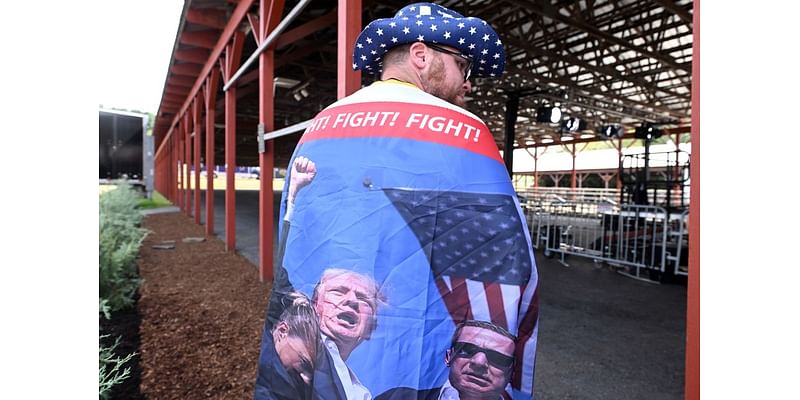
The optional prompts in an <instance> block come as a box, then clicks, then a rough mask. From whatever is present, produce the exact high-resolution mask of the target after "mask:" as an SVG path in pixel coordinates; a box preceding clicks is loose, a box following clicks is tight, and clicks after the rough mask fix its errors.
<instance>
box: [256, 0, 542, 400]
mask: <svg viewBox="0 0 800 400" xmlns="http://www.w3.org/2000/svg"><path fill="white" fill-rule="evenodd" d="M504 57H505V56H504V52H503V47H502V42H501V41H500V39H499V37H498V35H497V33H496V32H495V31H494V30H493V29H492V28H491V26H490V25H489V24H487V23H486V22H485V21H483V20H481V19H478V18H472V17H464V16H462V15H460V14H458V13H456V12H454V11H452V10H449V9H447V8H445V7H442V6H440V5H437V4H432V3H417V4H412V5H409V6H406V7H403V8H402V9H401V10H399V11H398V12H397V13H396V14H395V16H394V17H392V18H383V19H378V20H376V21H373V22H371V23H370V24H368V25H367V26H366V27H365V28H364V30H363V31H362V33H361V34H360V35H359V37H358V39H357V41H356V43H355V49H354V58H353V67H354V68H356V69H361V70H364V71H365V72H371V73H375V74H380V77H381V80H380V81H377V82H375V83H373V84H372V85H370V86H368V87H365V88H362V89H361V90H359V91H357V92H356V93H354V94H352V95H350V96H348V97H346V98H344V99H341V100H339V101H337V102H336V103H334V104H332V105H331V106H329V107H327V108H326V109H324V110H323V111H321V112H320V113H319V114H318V115H317V116H316V117H315V118H314V120H313V121H312V122H311V124H310V125H309V127H308V128H307V129H306V131H305V133H304V134H303V136H302V137H301V139H300V141H299V143H298V146H297V149H296V150H295V154H294V155H293V157H292V159H293V161H292V163H291V164H290V165H292V166H294V165H295V164H294V161H295V160H300V161H301V164H307V163H306V160H313V181H314V183H313V184H312V185H308V186H307V187H306V188H304V189H303V190H302V195H299V196H296V198H295V200H294V202H293V203H290V202H287V201H286V200H287V199H288V198H289V197H292V196H293V194H292V193H296V192H297V191H293V190H291V189H290V188H289V184H290V182H292V175H294V174H298V175H299V174H303V173H309V171H310V169H309V168H306V169H305V172H303V171H304V169H303V168H300V169H298V168H294V167H293V168H290V171H289V176H288V177H287V188H285V190H284V198H283V200H284V203H282V204H283V206H282V210H281V217H282V219H283V217H284V216H285V215H286V214H289V213H291V214H292V216H291V231H290V232H289V231H288V230H282V232H281V238H282V239H281V244H280V246H282V248H285V253H283V252H282V254H285V256H284V258H283V261H282V262H281V263H280V265H276V274H275V276H276V288H275V290H273V294H272V299H271V301H270V304H271V307H272V306H273V305H276V306H278V305H279V304H280V303H278V302H276V301H277V299H279V298H280V296H281V292H282V291H281V290H279V288H280V287H281V285H279V283H278V277H279V275H280V274H279V271H278V269H280V268H283V267H285V283H284V284H283V286H285V287H293V288H297V290H300V291H303V292H305V293H308V292H309V291H310V290H311V289H312V288H314V283H315V282H316V281H317V279H318V277H319V276H321V275H322V274H323V272H324V270H325V269H327V268H328V267H329V266H331V265H336V266H339V267H343V268H345V269H347V270H350V271H358V273H359V274H361V275H364V276H366V277H368V278H369V279H371V280H372V281H374V282H378V283H379V284H380V286H381V287H387V288H391V297H392V304H393V307H391V308H385V309H383V310H381V311H380V312H378V313H376V314H375V315H376V316H377V318H379V319H380V320H381V326H382V329H381V330H380V332H379V334H378V335H372V336H370V335H364V333H365V332H366V331H358V330H359V329H363V328H366V326H362V325H361V324H362V323H363V322H364V321H366V320H365V319H362V317H361V316H360V314H359V313H360V311H359V312H355V311H352V310H351V311H347V312H340V313H339V314H335V315H337V316H336V317H332V318H329V319H328V320H327V321H324V320H323V321H321V323H320V326H321V329H322V333H323V334H324V335H325V336H326V337H327V339H328V340H329V341H330V342H332V343H333V344H335V345H336V350H337V351H338V353H339V356H340V358H341V361H345V360H346V361H347V367H348V368H347V369H348V374H340V377H346V376H347V375H349V376H350V377H351V378H352V377H354V376H355V374H354V373H353V371H357V372H358V380H357V381H358V382H360V384H361V385H362V386H363V387H365V388H368V391H369V392H372V393H383V392H385V391H387V390H389V389H391V388H397V387H412V388H414V389H424V388H430V387H433V386H435V385H437V384H438V383H440V381H441V380H440V379H439V378H441V377H442V376H443V374H444V373H446V372H447V371H446V367H445V366H444V365H443V364H442V363H441V362H440V361H439V360H435V359H434V358H432V357H429V354H430V353H431V352H434V351H436V350H437V349H441V348H442V347H444V346H447V343H448V342H449V340H450V336H451V334H452V329H453V328H452V327H453V326H454V325H453V324H458V323H460V322H462V321H464V320H466V319H476V320H484V321H490V322H492V323H494V324H496V325H498V326H501V327H503V328H505V329H506V330H508V331H509V332H512V333H514V334H516V335H517V337H519V343H518V345H517V346H516V358H517V360H520V362H519V363H517V364H515V367H514V371H512V372H511V376H512V385H511V386H512V388H513V393H512V394H513V396H514V397H515V398H530V397H531V396H532V393H533V364H534V358H535V351H536V332H537V329H536V327H537V323H538V296H537V295H536V293H537V290H536V289H537V274H536V267H535V262H534V259H533V252H532V249H531V242H530V235H529V232H528V229H527V226H526V223H525V218H524V215H523V214H522V211H521V209H520V208H519V203H518V200H517V199H516V196H515V194H514V189H513V187H512V185H511V182H510V179H509V176H508V173H507V171H506V170H505V167H504V163H503V160H502V158H501V157H500V154H499V152H498V149H497V145H496V144H495V141H494V138H493V137H492V135H491V132H489V129H488V128H487V127H486V125H485V124H484V123H483V121H481V119H480V118H479V117H477V116H476V115H474V114H472V113H470V112H469V111H467V110H465V109H464V108H463V106H464V103H465V101H466V95H467V93H468V92H469V90H470V89H471V83H470V81H469V79H470V78H471V77H473V76H479V77H486V78H491V77H499V76H500V75H501V74H502V72H503V68H504V62H505V58H504ZM307 165H309V166H310V165H311V164H307ZM287 189H288V190H287ZM284 238H285V239H284ZM324 286H325V285H324ZM367 286H369V285H367ZM331 294H332V295H335V293H331ZM394 305H396V306H394ZM360 307H361V306H360V305H359V309H360ZM332 309H333V308H332ZM321 311H324V310H322V309H320V310H318V312H320V313H321ZM326 312H327V311H326ZM373 313H375V311H373ZM271 314H272V312H271ZM274 315H277V313H275V314H274ZM357 315H358V318H356V316H357ZM325 329H328V330H329V332H326V331H325ZM372 329H374V325H373V328H372ZM369 332H371V331H369ZM328 333H330V335H329V334H328ZM366 337H371V338H372V340H369V341H365V340H364V339H365V338H366ZM337 341H339V343H337ZM355 346H357V347H358V351H353V349H354V348H355ZM337 371H339V372H341V371H343V369H341V368H339V369H338V370H337ZM318 376H322V375H321V374H317V373H315V375H314V387H315V389H316V388H317V387H318V386H319V385H318V381H317V378H318ZM351 380H352V379H351ZM334 383H337V382H334ZM338 386H342V384H339V385H338ZM318 392H319V393H323V392H324V391H322V390H319V391H318ZM347 397H348V398H350V397H349V396H347Z"/></svg>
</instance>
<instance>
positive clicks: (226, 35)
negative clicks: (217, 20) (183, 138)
mask: <svg viewBox="0 0 800 400" xmlns="http://www.w3.org/2000/svg"><path fill="white" fill-rule="evenodd" d="M252 5H253V0H241V1H240V2H239V4H238V5H237V6H236V9H234V10H233V13H232V14H231V16H230V18H229V19H228V24H227V25H226V26H225V30H224V31H223V32H222V34H221V35H220V36H219V39H218V40H217V44H216V45H215V46H214V49H213V50H212V51H211V55H210V56H209V57H208V60H206V63H205V65H203V70H202V71H201V73H200V76H198V77H197V79H196V80H195V83H194V85H193V86H192V90H191V92H189V96H188V97H187V101H185V102H184V104H183V106H182V107H181V111H185V110H186V109H187V108H188V107H189V104H190V101H189V99H191V98H193V97H194V95H195V94H197V92H198V91H199V90H200V87H201V86H202V85H203V83H204V82H205V78H206V76H208V73H209V72H210V71H211V68H213V67H214V66H215V65H216V64H217V60H218V59H219V56H220V54H222V51H223V50H224V49H225V45H226V44H227V43H228V42H229V41H230V40H231V37H232V36H233V33H234V32H235V31H236V29H237V28H238V27H239V24H240V23H241V22H242V19H244V16H245V14H247V10H248V9H249V8H250V6H252ZM177 123H178V118H177V116H176V117H175V118H174V119H173V121H172V125H171V126H170V128H169V130H168V131H167V135H166V136H167V137H169V135H171V134H172V130H173V129H174V127H175V125H176V124H177ZM164 143H166V142H162V143H161V146H159V149H158V150H157V151H156V156H158V154H159V153H160V152H161V151H163V149H164Z"/></svg>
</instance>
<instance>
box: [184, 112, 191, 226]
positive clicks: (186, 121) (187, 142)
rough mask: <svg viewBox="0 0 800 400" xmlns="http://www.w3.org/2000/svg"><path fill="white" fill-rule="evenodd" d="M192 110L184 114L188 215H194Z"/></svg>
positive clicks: (185, 190)
mask: <svg viewBox="0 0 800 400" xmlns="http://www.w3.org/2000/svg"><path fill="white" fill-rule="evenodd" d="M190 112H191V108H190V109H188V110H187V111H186V114H183V157H184V158H183V159H184V163H183V168H184V171H185V174H186V175H184V179H183V182H184V186H185V189H184V191H183V195H184V200H183V205H184V208H183V211H184V212H186V216H187V217H191V216H192V174H191V170H192V169H191V165H192V137H191V136H190V133H191V129H190V128H189V123H190V121H191V120H192V119H191V118H190V116H189V113H190Z"/></svg>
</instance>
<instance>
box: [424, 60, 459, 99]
mask: <svg viewBox="0 0 800 400" xmlns="http://www.w3.org/2000/svg"><path fill="white" fill-rule="evenodd" d="M446 77H447V72H446V71H445V68H444V61H442V58H441V56H440V55H438V54H437V57H434V59H433V63H432V64H431V68H430V70H429V71H428V74H427V75H426V76H425V77H424V78H423V82H422V84H423V86H424V89H425V91H426V92H428V93H429V94H432V95H434V96H436V97H438V98H440V99H442V100H444V101H446V102H448V103H451V104H455V105H457V106H459V107H462V108H465V107H466V103H465V102H464V100H463V99H464V98H463V97H461V87H460V86H458V87H448V86H447V84H446V83H445V78H446Z"/></svg>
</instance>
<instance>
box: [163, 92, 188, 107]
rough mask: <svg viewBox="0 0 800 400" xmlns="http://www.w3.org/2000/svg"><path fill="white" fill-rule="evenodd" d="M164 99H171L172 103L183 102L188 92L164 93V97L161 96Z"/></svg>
mask: <svg viewBox="0 0 800 400" xmlns="http://www.w3.org/2000/svg"><path fill="white" fill-rule="evenodd" d="M161 100H163V101H169V102H172V103H178V104H183V101H184V100H186V93H183V94H180V93H170V92H167V93H164V97H162V98H161Z"/></svg>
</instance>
